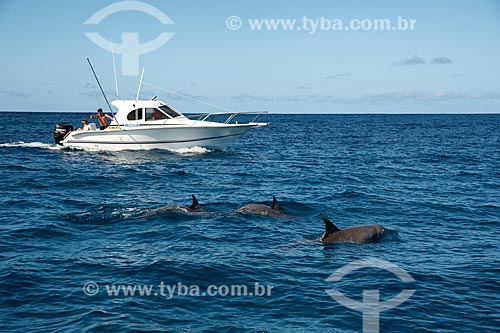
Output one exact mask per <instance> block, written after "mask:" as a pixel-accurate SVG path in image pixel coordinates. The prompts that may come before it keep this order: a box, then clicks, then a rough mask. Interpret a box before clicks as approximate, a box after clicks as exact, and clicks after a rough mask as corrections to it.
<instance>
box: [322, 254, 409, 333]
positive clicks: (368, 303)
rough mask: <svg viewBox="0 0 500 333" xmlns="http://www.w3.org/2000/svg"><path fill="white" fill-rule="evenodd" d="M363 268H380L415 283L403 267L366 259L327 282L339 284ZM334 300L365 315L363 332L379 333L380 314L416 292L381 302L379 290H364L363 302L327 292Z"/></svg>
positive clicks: (333, 276) (341, 269)
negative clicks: (347, 276) (348, 275)
mask: <svg viewBox="0 0 500 333" xmlns="http://www.w3.org/2000/svg"><path fill="white" fill-rule="evenodd" d="M363 268H380V269H383V270H386V271H389V272H391V273H393V274H395V275H396V276H397V277H399V279H400V280H401V281H403V282H405V283H411V282H415V280H414V279H413V277H411V275H410V274H409V273H408V272H407V271H405V270H404V269H402V268H401V267H399V266H397V265H395V264H393V263H391V262H388V261H385V260H381V259H377V258H366V259H361V260H356V261H353V262H351V263H349V264H347V265H344V266H342V267H340V268H339V269H337V270H336V271H335V272H334V273H333V274H332V275H330V276H329V277H328V278H327V279H326V281H327V282H338V281H340V280H342V278H344V277H345V276H346V275H347V274H349V273H352V272H354V271H357V270H359V269H363ZM326 292H327V294H328V295H330V296H331V297H332V298H333V299H334V300H336V301H337V302H339V303H340V304H342V305H343V306H345V307H347V308H349V309H351V310H354V311H359V312H362V313H363V332H364V333H378V332H379V331H380V330H379V328H380V327H379V326H380V313H381V312H383V311H386V310H390V309H392V308H395V307H397V306H399V305H401V304H402V303H404V302H405V301H406V300H407V299H408V298H410V297H411V295H413V293H414V292H415V290H414V289H403V290H402V291H401V292H400V293H399V294H398V295H396V296H394V297H393V298H391V299H389V300H386V301H380V291H379V290H378V289H369V290H366V289H365V290H363V301H362V302H358V301H356V300H353V299H351V298H349V297H347V296H345V295H344V294H342V293H341V292H340V291H338V290H334V289H331V290H327V291H326Z"/></svg>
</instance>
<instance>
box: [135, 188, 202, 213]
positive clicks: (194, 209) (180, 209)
mask: <svg viewBox="0 0 500 333" xmlns="http://www.w3.org/2000/svg"><path fill="white" fill-rule="evenodd" d="M191 198H192V204H191V206H179V205H172V206H165V207H160V208H156V209H152V210H150V211H149V212H147V213H146V214H144V215H143V216H142V217H143V218H148V217H151V216H155V215H158V214H163V213H183V214H187V213H199V212H202V211H203V210H202V208H201V206H200V204H199V203H198V199H196V197H195V196H194V194H192V195H191Z"/></svg>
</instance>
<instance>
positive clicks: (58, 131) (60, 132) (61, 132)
mask: <svg viewBox="0 0 500 333" xmlns="http://www.w3.org/2000/svg"><path fill="white" fill-rule="evenodd" d="M71 131H73V125H66V124H56V127H55V129H54V140H55V141H56V143H57V144H58V145H60V144H61V141H62V140H64V138H65V137H66V135H68V133H69V132H71Z"/></svg>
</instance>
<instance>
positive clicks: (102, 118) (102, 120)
mask: <svg viewBox="0 0 500 333" xmlns="http://www.w3.org/2000/svg"><path fill="white" fill-rule="evenodd" d="M94 117H96V118H97V120H99V126H100V127H99V129H100V130H104V129H106V128H108V126H109V124H108V120H107V119H110V120H115V118H113V117H111V116H110V115H109V114H104V113H103V112H102V109H101V108H99V109H97V113H96V114H93V115H91V116H90V119H92V118H94Z"/></svg>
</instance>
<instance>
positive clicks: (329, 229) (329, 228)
mask: <svg viewBox="0 0 500 333" xmlns="http://www.w3.org/2000/svg"><path fill="white" fill-rule="evenodd" d="M323 222H325V235H324V237H326V236H328V235H331V234H333V233H334V232H337V231H340V229H339V228H337V227H336V226H335V224H333V223H332V221H330V220H329V219H327V218H326V217H323Z"/></svg>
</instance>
